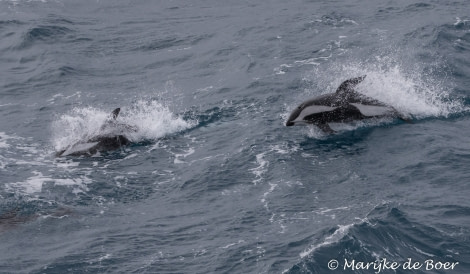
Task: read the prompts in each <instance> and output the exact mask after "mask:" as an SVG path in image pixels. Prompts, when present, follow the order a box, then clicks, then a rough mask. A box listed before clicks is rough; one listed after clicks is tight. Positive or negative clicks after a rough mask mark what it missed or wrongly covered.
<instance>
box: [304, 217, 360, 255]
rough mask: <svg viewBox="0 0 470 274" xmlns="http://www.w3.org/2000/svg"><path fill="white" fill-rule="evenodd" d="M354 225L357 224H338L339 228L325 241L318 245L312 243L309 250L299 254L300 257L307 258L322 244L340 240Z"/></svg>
mask: <svg viewBox="0 0 470 274" xmlns="http://www.w3.org/2000/svg"><path fill="white" fill-rule="evenodd" d="M354 225H355V224H348V225H338V229H336V230H335V232H334V233H333V234H331V235H330V236H328V237H326V238H325V240H324V241H323V242H321V243H319V244H316V245H312V246H310V247H309V248H308V249H307V250H305V251H303V252H301V253H300V254H299V255H300V258H305V257H306V256H309V255H310V254H312V252H314V251H315V250H317V249H318V248H320V247H322V246H326V245H330V244H333V243H336V242H338V241H340V240H341V239H342V238H343V237H344V236H345V235H346V234H347V233H348V231H349V229H351V227H353V226H354Z"/></svg>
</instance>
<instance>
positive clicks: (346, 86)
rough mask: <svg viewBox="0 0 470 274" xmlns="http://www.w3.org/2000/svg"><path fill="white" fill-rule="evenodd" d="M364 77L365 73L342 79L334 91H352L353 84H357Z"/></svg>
mask: <svg viewBox="0 0 470 274" xmlns="http://www.w3.org/2000/svg"><path fill="white" fill-rule="evenodd" d="M364 78H366V75H363V76H361V77H356V78H351V79H349V80H346V81H344V82H343V83H341V85H339V87H338V89H337V90H336V93H343V92H349V91H352V90H353V88H354V87H355V86H357V85H358V84H359V83H360V82H362V81H363V80H364Z"/></svg>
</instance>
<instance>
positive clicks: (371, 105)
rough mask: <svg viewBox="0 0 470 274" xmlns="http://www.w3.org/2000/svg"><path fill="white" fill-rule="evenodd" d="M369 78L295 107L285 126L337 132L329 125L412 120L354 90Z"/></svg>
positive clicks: (348, 82)
mask: <svg viewBox="0 0 470 274" xmlns="http://www.w3.org/2000/svg"><path fill="white" fill-rule="evenodd" d="M364 78H366V75H364V76H361V77H357V78H352V79H349V80H346V81H344V82H343V83H341V85H340V86H339V87H338V89H337V90H336V92H335V93H329V94H324V95H320V96H318V97H314V98H311V99H309V100H307V101H305V102H303V103H302V104H300V105H299V106H298V107H297V108H295V109H294V110H293V111H292V113H291V115H290V116H289V119H287V122H286V126H293V125H296V124H313V125H316V126H318V127H319V128H320V129H321V130H323V131H324V132H326V133H335V131H334V130H333V129H331V127H330V126H329V125H328V123H347V122H351V121H355V120H362V119H367V118H381V117H392V118H399V119H401V120H404V121H409V119H408V118H405V117H404V116H403V115H402V114H400V113H399V112H398V111H397V110H396V109H395V108H393V107H392V106H389V105H386V104H385V103H382V102H380V101H378V100H376V99H373V98H370V97H367V96H365V95H363V94H360V93H358V92H356V91H355V90H354V87H355V86H356V85H358V84H359V83H361V82H362V81H363V80H364Z"/></svg>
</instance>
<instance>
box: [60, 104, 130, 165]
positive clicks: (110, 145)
mask: <svg viewBox="0 0 470 274" xmlns="http://www.w3.org/2000/svg"><path fill="white" fill-rule="evenodd" d="M120 111H121V109H120V108H116V109H115V110H113V111H112V112H111V115H110V117H109V118H108V119H107V120H106V122H105V123H104V124H103V125H102V126H101V128H100V131H99V134H97V135H95V136H92V137H90V138H88V139H86V140H84V141H79V142H77V143H74V144H72V145H70V146H69V147H68V148H66V149H64V150H61V151H59V152H57V154H56V155H57V156H59V157H60V156H69V155H70V156H80V155H88V156H91V155H94V154H96V153H97V152H100V151H109V150H115V149H118V148H120V147H122V146H126V145H129V144H130V143H131V141H130V140H129V139H128V138H127V137H126V136H125V134H126V133H130V132H136V131H137V128H136V127H133V126H131V125H128V124H123V123H119V122H117V121H116V119H117V117H118V115H119V112H120Z"/></svg>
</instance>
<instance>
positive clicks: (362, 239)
mask: <svg viewBox="0 0 470 274" xmlns="http://www.w3.org/2000/svg"><path fill="white" fill-rule="evenodd" d="M465 210H466V211H468V208H465ZM325 234H326V235H325V237H324V239H323V240H320V241H319V242H318V243H315V244H313V245H312V246H311V247H309V248H307V249H306V250H305V251H304V252H302V253H300V254H299V256H300V262H299V263H297V264H295V265H294V266H293V267H291V268H290V269H287V270H286V271H284V273H298V272H306V273H327V272H329V271H331V269H328V267H329V266H328V262H330V261H331V260H336V261H337V262H339V266H340V267H339V268H338V270H339V269H341V270H343V267H344V264H345V261H348V262H352V261H354V260H355V261H356V262H359V261H362V262H377V261H381V260H383V259H386V260H387V261H389V262H391V261H394V262H397V263H399V264H400V265H401V266H403V264H404V263H405V262H407V261H408V260H409V259H411V260H412V261H413V262H419V263H421V264H424V262H425V261H426V260H433V261H434V262H449V263H456V262H458V264H456V269H455V270H456V271H458V272H462V273H463V272H467V271H468V265H467V264H466V263H465V261H466V260H465V256H466V254H467V253H468V252H467V251H466V249H467V244H466V243H465V242H466V240H465V239H464V238H465V236H464V234H463V233H462V235H449V234H448V233H447V232H445V231H443V230H441V229H439V228H437V227H435V226H429V225H425V224H422V223H421V222H419V221H417V220H414V219H412V218H410V217H409V216H407V214H406V213H405V212H404V211H402V210H401V209H399V208H397V207H394V206H393V205H390V204H387V203H385V204H381V205H378V206H377V207H376V208H374V209H373V210H372V211H371V212H370V213H369V214H368V216H367V217H366V218H365V219H364V220H361V221H360V222H356V223H353V224H349V225H344V226H338V228H336V229H331V230H329V231H327V232H326V233H325ZM459 238H460V240H459ZM424 268H425V266H422V267H421V269H420V270H421V271H423V270H424ZM344 269H346V268H344ZM466 269H467V271H465V270H466ZM402 270H403V268H402ZM421 271H419V270H418V271H417V272H418V273H425V272H426V271H424V272H421ZM438 272H439V271H438ZM355 273H371V272H370V269H369V270H368V271H367V270H364V272H361V271H358V272H355ZM398 273H401V272H400V271H398ZM403 273H404V272H403ZM413 273H416V272H413ZM439 273H440V272H439Z"/></svg>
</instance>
